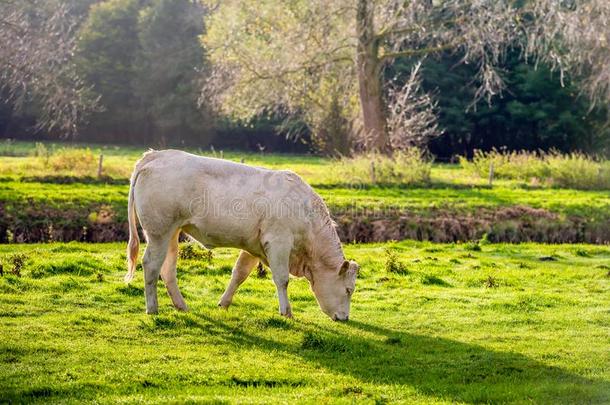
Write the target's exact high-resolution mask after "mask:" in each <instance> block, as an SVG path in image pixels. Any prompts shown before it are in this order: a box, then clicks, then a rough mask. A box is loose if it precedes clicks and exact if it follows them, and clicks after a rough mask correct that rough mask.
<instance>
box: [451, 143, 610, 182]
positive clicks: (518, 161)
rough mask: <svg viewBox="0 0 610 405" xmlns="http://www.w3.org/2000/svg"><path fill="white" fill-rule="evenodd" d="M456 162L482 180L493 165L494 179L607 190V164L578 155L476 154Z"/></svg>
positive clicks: (609, 172) (609, 169)
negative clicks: (469, 158) (470, 159)
mask: <svg viewBox="0 0 610 405" xmlns="http://www.w3.org/2000/svg"><path fill="white" fill-rule="evenodd" d="M460 163H461V166H462V167H463V168H464V169H465V170H467V171H470V172H473V173H475V174H477V175H478V176H480V177H483V178H485V177H488V175H489V170H490V166H492V165H493V170H494V176H496V177H498V178H504V179H515V180H520V181H526V182H529V183H530V184H536V185H539V184H540V183H542V184H545V185H547V186H554V187H564V188H576V189H583V190H590V189H606V190H607V189H610V161H607V160H598V159H594V158H591V157H589V156H586V155H584V154H582V153H578V152H575V153H571V154H560V153H559V152H555V151H551V152H548V153H534V152H511V153H506V152H499V151H497V150H493V151H491V152H481V151H478V152H477V153H475V156H474V158H473V159H472V161H468V160H466V159H463V158H462V159H461V160H460Z"/></svg>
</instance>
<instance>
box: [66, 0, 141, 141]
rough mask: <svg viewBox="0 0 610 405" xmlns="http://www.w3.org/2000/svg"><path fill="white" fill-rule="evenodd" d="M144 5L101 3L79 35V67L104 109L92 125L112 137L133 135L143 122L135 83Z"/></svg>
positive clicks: (136, 1)
mask: <svg viewBox="0 0 610 405" xmlns="http://www.w3.org/2000/svg"><path fill="white" fill-rule="evenodd" d="M144 4H145V3H144V2H143V1H141V0H109V1H106V2H102V3H97V4H95V5H93V6H92V7H91V10H90V12H89V15H88V18H87V20H86V22H85V23H84V24H83V27H82V29H81V30H80V32H79V38H78V49H77V66H78V69H79V71H80V73H81V75H82V76H83V78H84V79H85V80H86V83H87V84H89V85H90V86H91V88H92V89H93V91H95V92H96V94H98V95H99V97H100V99H99V101H100V104H101V105H102V106H103V107H104V111H102V112H99V113H97V114H95V115H94V116H93V117H92V119H91V121H92V123H91V124H92V126H93V127H95V128H97V129H98V130H100V131H102V132H103V133H104V134H106V135H108V136H115V137H125V135H131V136H133V132H134V130H135V128H137V127H138V126H139V124H140V123H141V122H142V108H141V106H140V104H139V103H138V100H137V98H136V97H135V94H134V91H133V82H134V80H135V78H136V74H137V71H136V68H135V60H136V55H137V53H138V51H139V46H140V45H139V40H138V16H139V13H140V10H141V9H142V8H143V6H144ZM111 139H112V138H111Z"/></svg>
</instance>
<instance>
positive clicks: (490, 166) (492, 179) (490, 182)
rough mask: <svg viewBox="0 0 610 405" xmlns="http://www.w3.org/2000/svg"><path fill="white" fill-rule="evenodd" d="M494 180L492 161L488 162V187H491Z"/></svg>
mask: <svg viewBox="0 0 610 405" xmlns="http://www.w3.org/2000/svg"><path fill="white" fill-rule="evenodd" d="M493 182H494V162H493V160H492V161H491V162H489V187H493Z"/></svg>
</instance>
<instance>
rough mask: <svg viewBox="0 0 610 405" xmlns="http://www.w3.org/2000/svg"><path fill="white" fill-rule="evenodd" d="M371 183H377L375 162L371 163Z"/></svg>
mask: <svg viewBox="0 0 610 405" xmlns="http://www.w3.org/2000/svg"><path fill="white" fill-rule="evenodd" d="M371 183H373V184H375V183H377V179H376V178H375V162H373V161H371Z"/></svg>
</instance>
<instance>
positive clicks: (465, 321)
mask: <svg viewBox="0 0 610 405" xmlns="http://www.w3.org/2000/svg"><path fill="white" fill-rule="evenodd" d="M387 246H389V245H384V244H370V245H348V246H347V247H346V254H347V256H348V257H349V258H352V259H355V260H357V261H359V262H360V264H361V266H362V272H361V274H360V278H359V280H358V284H357V290H356V292H355V294H354V298H353V306H352V313H351V321H350V322H348V323H346V324H342V323H334V322H332V321H330V320H329V319H327V318H326V317H325V315H323V314H322V312H321V311H320V310H319V309H318V307H317V304H316V302H315V299H314V297H313V295H312V293H311V292H310V291H309V287H308V285H307V282H306V281H304V280H300V279H294V280H292V281H291V283H290V286H289V296H290V299H291V301H292V304H293V309H294V313H295V319H294V320H285V319H283V318H280V317H279V316H278V315H276V312H277V298H276V297H275V289H274V286H273V283H272V281H271V280H270V278H269V276H267V278H266V279H260V278H257V277H256V275H253V276H252V277H251V278H250V279H248V280H247V281H246V283H245V284H244V285H243V286H242V288H241V289H240V290H239V291H238V293H237V295H236V297H235V300H234V306H232V307H231V308H230V309H229V310H228V311H223V310H220V309H218V308H217V307H216V302H217V300H218V298H219V297H220V295H221V294H222V291H223V289H224V287H225V286H226V283H227V282H228V280H229V277H230V276H229V272H230V268H231V264H232V262H233V261H234V260H235V259H236V254H237V252H236V251H234V250H228V249H219V250H215V251H214V259H213V261H212V263H211V264H209V263H208V262H207V261H197V260H180V261H179V270H178V278H179V284H180V286H181V289H182V291H183V293H184V295H185V298H186V300H187V303H188V304H189V305H190V308H191V311H190V312H189V313H178V312H176V311H175V310H174V309H173V308H172V307H171V305H170V301H169V298H168V297H167V296H166V294H165V292H164V291H163V289H164V287H163V284H162V282H160V292H159V297H160V313H159V315H158V316H147V315H145V314H144V296H143V282H142V273H141V270H140V271H138V273H137V277H136V280H135V281H134V283H133V284H132V285H131V286H126V285H125V284H123V283H122V276H123V274H124V271H125V269H124V267H125V266H124V264H125V263H124V262H125V255H124V248H125V246H124V244H103V245H99V244H98V245H94V244H89V245H87V244H78V243H69V244H46V245H2V246H0V261H1V262H2V263H3V264H4V267H3V268H4V276H2V277H0V364H1V366H0V398H2V399H3V401H11V400H12V401H23V402H30V401H39V402H66V401H69V402H80V401H99V402H103V403H116V402H119V401H129V402H136V401H137V402H188V401H192V402H205V401H209V402H223V401H225V402H226V401H228V402H248V403H253V402H265V403H270V402H295V401H298V402H308V403H320V402H352V401H368V402H390V403H393V402H417V403H473V402H485V403H503V402H533V403H608V401H610V369H609V368H608V364H610V353H609V352H608V350H607V347H608V346H607V345H608V334H609V332H610V330H609V328H608V325H610V312H609V311H608V308H610V277H609V274H608V273H609V271H610V248H608V247H606V246H591V245H544V246H542V245H535V244H524V245H493V244H483V245H481V246H480V250H473V249H471V248H470V247H469V245H460V244H455V245H438V244H429V243H415V242H401V243H396V244H392V245H391V246H392V247H391V250H392V251H393V252H394V255H395V258H394V259H393V260H395V261H398V262H400V265H401V266H402V267H403V268H404V271H401V272H396V271H393V270H392V269H391V267H388V265H389V263H388V262H387V260H388V255H387V254H386V253H385V252H386V251H387V249H386V247H387ZM15 254H25V255H26V260H25V264H24V267H23V269H22V270H21V277H17V276H15V275H12V274H11V271H12V265H11V264H10V263H11V257H12V256H13V255H15Z"/></svg>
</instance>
